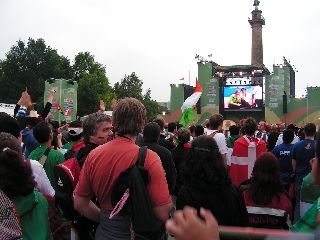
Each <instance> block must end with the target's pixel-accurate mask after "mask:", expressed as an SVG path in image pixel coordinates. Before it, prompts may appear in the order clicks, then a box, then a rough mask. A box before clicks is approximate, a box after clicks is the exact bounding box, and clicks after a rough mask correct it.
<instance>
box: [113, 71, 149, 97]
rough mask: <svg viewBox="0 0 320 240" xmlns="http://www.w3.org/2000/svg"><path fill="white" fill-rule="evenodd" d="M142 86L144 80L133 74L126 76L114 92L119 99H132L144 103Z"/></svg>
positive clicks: (115, 86) (115, 87) (116, 85)
mask: <svg viewBox="0 0 320 240" xmlns="http://www.w3.org/2000/svg"><path fill="white" fill-rule="evenodd" d="M142 84H143V82H142V80H140V79H139V77H138V76H137V75H136V73H135V72H133V73H131V75H128V76H127V75H125V76H124V78H123V79H121V82H120V83H119V82H117V83H115V84H114V92H115V94H116V95H117V96H118V98H126V97H131V98H136V99H138V100H140V101H142V99H143V96H142Z"/></svg>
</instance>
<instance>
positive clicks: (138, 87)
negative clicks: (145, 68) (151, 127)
mask: <svg viewBox="0 0 320 240" xmlns="http://www.w3.org/2000/svg"><path fill="white" fill-rule="evenodd" d="M142 85H143V81H142V80H140V79H139V77H138V76H137V75H136V74H135V72H133V73H131V75H128V76H127V75H125V76H124V78H123V79H121V82H120V83H119V82H117V83H115V84H114V92H115V93H116V95H117V96H118V98H126V97H132V98H136V99H139V100H140V101H141V102H142V103H143V105H144V106H145V108H146V111H147V118H148V121H151V120H153V119H154V118H156V116H157V111H158V103H157V102H156V101H154V100H152V99H151V90H150V89H147V91H146V93H145V95H143V94H142Z"/></svg>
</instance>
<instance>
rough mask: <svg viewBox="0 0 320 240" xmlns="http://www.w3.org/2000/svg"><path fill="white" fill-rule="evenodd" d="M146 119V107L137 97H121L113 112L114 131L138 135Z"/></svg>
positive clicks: (120, 133) (121, 133)
mask: <svg viewBox="0 0 320 240" xmlns="http://www.w3.org/2000/svg"><path fill="white" fill-rule="evenodd" d="M145 119H146V108H145V107H144V106H143V104H142V103H141V102H140V101H139V100H137V99H135V98H124V99H121V100H120V101H119V102H118V103H117V105H116V106H115V108H114V110H113V113H112V120H113V127H114V131H115V132H117V134H119V135H125V134H132V135H134V136H138V134H139V133H140V132H141V131H142V127H143V125H144V123H145Z"/></svg>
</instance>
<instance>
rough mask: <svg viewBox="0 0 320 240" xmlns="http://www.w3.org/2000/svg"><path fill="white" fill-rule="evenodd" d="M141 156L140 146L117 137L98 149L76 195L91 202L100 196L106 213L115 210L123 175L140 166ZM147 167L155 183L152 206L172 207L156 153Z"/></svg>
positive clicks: (151, 187)
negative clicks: (115, 195) (114, 192)
mask: <svg viewBox="0 0 320 240" xmlns="http://www.w3.org/2000/svg"><path fill="white" fill-rule="evenodd" d="M138 153H139V146H137V145H135V144H134V143H133V142H132V141H131V140H129V139H126V138H123V137H117V138H115V139H114V140H112V141H110V142H108V143H106V144H104V145H101V146H99V147H97V148H95V149H94V150H92V151H91V152H90V154H89V155H88V157H87V159H86V161H85V163H84V165H83V167H82V170H81V173H80V179H79V182H78V184H77V186H76V189H75V192H76V194H77V195H78V196H80V197H85V198H90V199H91V198H92V197H94V196H96V197H97V199H98V201H99V203H100V206H101V208H102V209H105V210H109V211H111V210H113V206H112V204H111V194H112V190H113V187H114V185H115V183H116V181H117V180H118V177H119V175H120V173H121V172H122V171H124V170H126V169H127V168H128V167H130V166H131V165H133V164H135V163H136V162H137V159H138ZM144 167H145V168H146V170H147V171H148V173H149V176H150V179H151V180H150V183H149V184H148V186H147V192H148V194H149V197H150V202H151V205H152V206H153V207H158V206H162V205H165V204H168V203H170V202H171V197H170V195H169V191H168V184H167V181H166V178H165V172H164V170H163V167H162V164H161V161H160V158H159V157H158V155H157V154H156V153H155V152H153V151H151V150H147V154H146V159H145V163H144Z"/></svg>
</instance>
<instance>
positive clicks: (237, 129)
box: [229, 125, 239, 136]
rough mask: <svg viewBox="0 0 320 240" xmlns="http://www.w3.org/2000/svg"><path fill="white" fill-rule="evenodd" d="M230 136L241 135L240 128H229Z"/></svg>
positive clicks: (234, 126) (233, 126)
mask: <svg viewBox="0 0 320 240" xmlns="http://www.w3.org/2000/svg"><path fill="white" fill-rule="evenodd" d="M229 131H230V136H233V135H239V128H238V127H237V126H236V125H232V126H230V127H229Z"/></svg>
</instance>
